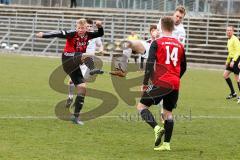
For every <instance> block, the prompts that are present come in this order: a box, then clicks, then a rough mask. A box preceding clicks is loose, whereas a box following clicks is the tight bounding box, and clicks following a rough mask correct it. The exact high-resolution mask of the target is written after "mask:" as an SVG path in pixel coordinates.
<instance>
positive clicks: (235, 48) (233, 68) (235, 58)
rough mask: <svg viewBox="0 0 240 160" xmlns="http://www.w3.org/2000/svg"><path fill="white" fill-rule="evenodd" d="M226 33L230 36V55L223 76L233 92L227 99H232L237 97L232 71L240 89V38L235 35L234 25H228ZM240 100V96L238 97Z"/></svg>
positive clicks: (228, 45) (228, 46) (228, 44)
mask: <svg viewBox="0 0 240 160" xmlns="http://www.w3.org/2000/svg"><path fill="white" fill-rule="evenodd" d="M226 34H227V37H228V42H227V48H228V56H227V60H226V64H225V65H226V69H225V70H224V73H223V77H224V79H225V80H226V82H227V84H228V86H229V88H230V91H231V93H230V94H229V95H228V96H227V97H226V99H232V98H234V97H237V94H236V92H235V91H234V88H233V84H232V81H231V79H230V74H231V72H233V73H234V77H235V80H236V81H237V85H238V89H239V91H240V83H239V80H238V74H239V68H238V63H239V60H240V57H239V56H240V42H239V39H238V38H237V37H236V36H235V35H234V27H233V26H228V27H227V29H226ZM238 100H239V102H240V98H238Z"/></svg>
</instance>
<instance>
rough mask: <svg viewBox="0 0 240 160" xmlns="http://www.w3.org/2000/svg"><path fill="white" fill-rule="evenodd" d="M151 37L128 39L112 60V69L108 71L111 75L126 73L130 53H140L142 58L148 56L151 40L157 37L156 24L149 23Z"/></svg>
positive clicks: (124, 74) (121, 75)
mask: <svg viewBox="0 0 240 160" xmlns="http://www.w3.org/2000/svg"><path fill="white" fill-rule="evenodd" d="M150 35H151V39H149V40H147V41H143V40H131V41H130V40H129V41H127V46H126V47H125V48H124V49H123V54H122V56H121V57H118V58H117V59H116V60H115V61H114V67H115V68H114V70H113V71H111V72H110V74H112V75H116V76H119V77H125V76H126V74H127V65H128V59H129V58H130V56H131V55H132V54H141V55H142V57H143V58H147V57H148V52H149V48H150V45H151V42H152V41H153V40H155V39H157V38H158V35H159V34H158V31H157V27H156V25H150Z"/></svg>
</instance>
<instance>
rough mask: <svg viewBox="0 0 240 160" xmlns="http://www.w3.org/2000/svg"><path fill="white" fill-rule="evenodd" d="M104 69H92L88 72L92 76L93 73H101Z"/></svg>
mask: <svg viewBox="0 0 240 160" xmlns="http://www.w3.org/2000/svg"><path fill="white" fill-rule="evenodd" d="M103 73H104V71H103V70H101V69H93V70H90V72H89V74H90V75H91V76H92V75H94V74H103Z"/></svg>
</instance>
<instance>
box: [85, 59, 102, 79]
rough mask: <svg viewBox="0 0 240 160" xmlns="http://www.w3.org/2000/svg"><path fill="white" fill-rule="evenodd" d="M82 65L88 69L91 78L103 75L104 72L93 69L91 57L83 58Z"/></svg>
mask: <svg viewBox="0 0 240 160" xmlns="http://www.w3.org/2000/svg"><path fill="white" fill-rule="evenodd" d="M83 62H84V64H85V65H86V66H87V67H88V68H89V69H90V72H89V74H90V75H91V76H92V75H95V74H103V73H104V71H103V70H101V69H96V68H95V65H94V62H93V59H92V58H91V57H85V58H84V60H83Z"/></svg>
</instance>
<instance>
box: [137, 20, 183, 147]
mask: <svg viewBox="0 0 240 160" xmlns="http://www.w3.org/2000/svg"><path fill="white" fill-rule="evenodd" d="M161 28H162V31H163V36H162V37H161V38H159V39H157V40H155V41H153V42H152V44H151V47H150V51H149V57H148V60H147V64H146V70H145V75H144V80H143V87H142V88H143V89H142V90H143V94H142V97H141V100H140V103H138V105H137V109H138V111H139V112H140V114H141V117H142V118H143V120H144V121H145V122H146V123H148V124H149V125H150V126H151V127H152V128H153V130H154V133H155V146H156V147H155V148H154V150H159V151H166V150H167V151H169V150H170V140H171V136H172V131H173V125H174V121H173V115H172V110H173V109H174V108H175V107H176V104H177V100H178V93H179V86H180V78H181V77H182V76H183V74H184V73H185V71H186V66H187V65H186V57H185V52H184V47H183V45H182V44H181V43H180V42H179V41H178V40H177V39H175V38H173V37H172V32H173V29H174V21H173V19H172V17H163V18H162V19H161ZM149 80H151V83H152V84H151V85H149ZM147 86H148V87H147ZM146 88H147V89H146ZM161 100H163V119H164V127H160V126H159V125H158V124H157V122H156V121H155V119H154V117H153V115H152V113H151V112H150V111H149V110H148V108H149V107H150V106H151V105H156V104H158V103H159V102H160V101H161ZM163 135H165V136H164V142H163V144H162V145H161V146H159V147H158V145H160V143H161V138H162V136H163Z"/></svg>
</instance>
